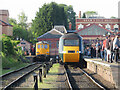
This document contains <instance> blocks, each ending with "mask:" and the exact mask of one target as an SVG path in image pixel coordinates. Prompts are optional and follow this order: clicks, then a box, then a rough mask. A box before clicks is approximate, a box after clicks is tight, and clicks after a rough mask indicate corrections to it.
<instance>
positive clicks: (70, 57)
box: [59, 33, 83, 63]
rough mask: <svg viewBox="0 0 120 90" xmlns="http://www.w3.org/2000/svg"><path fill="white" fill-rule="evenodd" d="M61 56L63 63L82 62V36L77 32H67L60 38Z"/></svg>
mask: <svg viewBox="0 0 120 90" xmlns="http://www.w3.org/2000/svg"><path fill="white" fill-rule="evenodd" d="M59 56H60V59H61V60H62V62H63V63H66V62H80V61H81V60H82V58H83V56H82V37H81V36H79V35H78V34H77V33H67V34H64V35H63V36H61V37H60V39H59Z"/></svg>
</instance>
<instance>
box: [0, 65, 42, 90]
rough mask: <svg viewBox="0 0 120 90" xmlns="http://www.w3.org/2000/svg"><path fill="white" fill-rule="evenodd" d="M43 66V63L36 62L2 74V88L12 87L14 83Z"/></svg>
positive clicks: (0, 77) (3, 89)
mask: <svg viewBox="0 0 120 90" xmlns="http://www.w3.org/2000/svg"><path fill="white" fill-rule="evenodd" d="M41 66H42V64H38V63H34V64H31V65H28V66H26V67H24V68H21V69H19V70H15V71H13V72H10V73H7V74H4V75H2V76H0V81H1V82H0V84H1V85H2V87H1V88H2V90H6V89H10V88H11V87H12V85H14V84H16V83H18V82H19V80H20V79H22V78H24V77H25V76H26V75H28V74H30V73H31V72H33V71H34V70H36V69H38V68H39V67H41Z"/></svg>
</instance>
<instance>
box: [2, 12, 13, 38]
mask: <svg viewBox="0 0 120 90" xmlns="http://www.w3.org/2000/svg"><path fill="white" fill-rule="evenodd" d="M0 34H1V35H2V34H6V35H8V36H13V26H12V25H10V24H9V12H8V10H0Z"/></svg>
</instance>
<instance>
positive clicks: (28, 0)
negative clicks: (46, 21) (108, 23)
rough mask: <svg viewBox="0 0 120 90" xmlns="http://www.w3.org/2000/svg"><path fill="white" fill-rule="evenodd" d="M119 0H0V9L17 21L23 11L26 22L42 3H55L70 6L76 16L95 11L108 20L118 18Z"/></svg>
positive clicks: (32, 16) (32, 17) (29, 20)
mask: <svg viewBox="0 0 120 90" xmlns="http://www.w3.org/2000/svg"><path fill="white" fill-rule="evenodd" d="M119 1H120V0H1V1H0V3H1V5H0V9H4V10H9V17H10V18H14V19H16V20H17V19H18V15H19V14H20V13H21V12H22V11H23V12H25V15H26V16H27V17H28V22H31V21H32V19H34V18H35V16H36V12H38V10H39V8H41V7H42V5H43V4H44V3H50V2H56V3H58V4H66V5H72V6H73V9H74V11H75V12H76V15H77V16H78V14H79V11H81V13H83V12H86V11H96V12H98V14H99V15H100V16H104V17H105V18H110V17H111V16H115V17H118V2H119Z"/></svg>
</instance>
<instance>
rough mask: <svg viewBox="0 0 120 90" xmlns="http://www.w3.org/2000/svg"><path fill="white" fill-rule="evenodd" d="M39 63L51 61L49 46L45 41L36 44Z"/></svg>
mask: <svg viewBox="0 0 120 90" xmlns="http://www.w3.org/2000/svg"><path fill="white" fill-rule="evenodd" d="M36 58H37V61H46V60H47V59H49V44H48V43H47V42H45V41H40V42H38V43H36Z"/></svg>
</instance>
